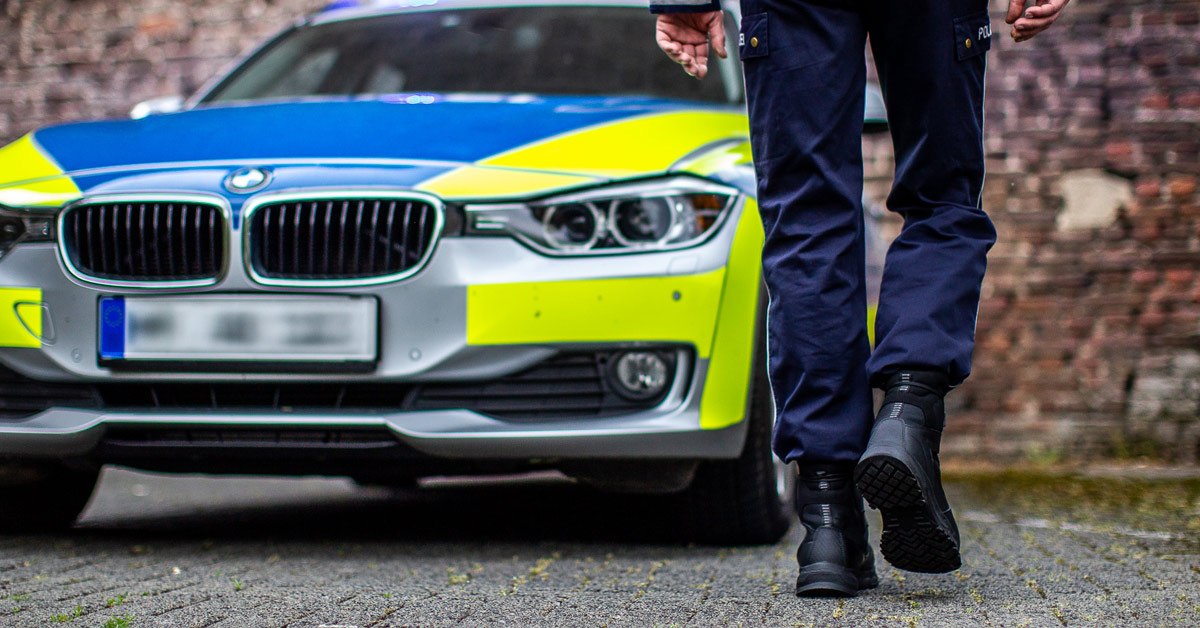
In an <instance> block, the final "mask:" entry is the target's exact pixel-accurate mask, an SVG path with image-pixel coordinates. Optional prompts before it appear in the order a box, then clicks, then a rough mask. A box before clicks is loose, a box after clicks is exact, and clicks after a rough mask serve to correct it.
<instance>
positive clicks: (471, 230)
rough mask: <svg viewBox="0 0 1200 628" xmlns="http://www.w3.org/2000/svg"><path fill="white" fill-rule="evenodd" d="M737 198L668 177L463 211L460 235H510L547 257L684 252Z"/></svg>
mask: <svg viewBox="0 0 1200 628" xmlns="http://www.w3.org/2000/svg"><path fill="white" fill-rule="evenodd" d="M737 194H738V193H737V191H736V190H733V189H731V188H727V187H725V186H721V185H717V184H715V183H710V182H708V181H701V180H698V179H693V178H690V177H675V178H672V179H660V180H654V181H646V182H641V183H636V184H622V185H613V186H607V187H603V188H597V189H594V190H588V191H586V192H581V193H577V194H570V195H566V196H561V197H557V198H550V199H546V200H543V201H533V202H529V203H512V204H494V205H488V204H478V205H468V206H467V207H466V214H467V233H468V234H475V235H483V234H492V235H509V236H513V237H516V238H518V239H520V240H522V241H523V242H526V243H527V244H529V245H531V246H533V247H534V248H536V249H539V250H541V251H543V252H547V253H551V254H567V255H570V254H606V253H624V252H630V251H646V250H667V249H675V248H684V247H687V246H692V245H695V244H698V243H699V242H701V241H702V240H703V239H704V238H706V237H707V236H708V235H710V234H711V233H712V232H713V230H714V228H715V227H716V226H717V225H718V224H720V223H721V222H722V221H723V219H724V218H725V215H726V214H727V213H728V212H729V209H730V208H731V207H732V206H733V203H734V200H735V199H736V198H737Z"/></svg>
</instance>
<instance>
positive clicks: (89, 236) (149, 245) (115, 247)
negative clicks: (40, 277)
mask: <svg viewBox="0 0 1200 628" xmlns="http://www.w3.org/2000/svg"><path fill="white" fill-rule="evenodd" d="M60 237H61V239H62V246H63V253H64V255H65V257H66V259H67V260H68V261H69V262H70V264H71V266H72V267H73V268H74V269H75V270H76V271H77V272H78V273H79V274H82V275H83V276H85V277H87V278H95V279H99V280H106V281H130V282H185V281H186V282H191V281H207V280H213V279H215V278H216V277H217V274H218V273H219V272H220V269H221V267H222V265H223V263H224V259H225V217H224V216H223V215H222V213H221V208H220V207H218V206H217V205H215V204H208V203H197V202H185V201H175V202H172V201H140V200H131V201H122V202H85V203H82V204H79V205H75V206H73V207H71V208H69V209H68V210H67V211H66V214H65V215H64V216H63V220H62V229H61V236H60Z"/></svg>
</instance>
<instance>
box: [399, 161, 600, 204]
mask: <svg viewBox="0 0 1200 628" xmlns="http://www.w3.org/2000/svg"><path fill="white" fill-rule="evenodd" d="M596 182H597V181H596V179H595V178H593V177H581V176H574V175H567V174H555V173H549V172H531V171H528V170H505V169H501V168H479V167H475V166H466V167H463V168H456V169H454V170H451V171H450V172H447V173H444V174H440V175H438V176H436V177H434V178H432V179H430V180H428V181H426V182H424V183H422V184H421V185H419V186H417V189H418V190H423V191H425V192H429V193H431V194H436V195H438V196H440V197H442V198H445V199H473V198H488V199H497V198H520V197H527V196H535V195H538V194H545V193H549V192H554V191H557V190H562V189H566V188H571V187H578V186H582V185H588V184H590V183H596Z"/></svg>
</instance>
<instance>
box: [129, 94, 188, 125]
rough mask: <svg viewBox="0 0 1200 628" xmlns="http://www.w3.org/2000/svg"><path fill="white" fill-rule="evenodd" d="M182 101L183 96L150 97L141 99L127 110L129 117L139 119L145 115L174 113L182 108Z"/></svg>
mask: <svg viewBox="0 0 1200 628" xmlns="http://www.w3.org/2000/svg"><path fill="white" fill-rule="evenodd" d="M184 102H185V99H184V98H183V96H160V97H158V98H151V99H150V100H143V101H142V102H140V103H138V104H136V105H134V106H133V109H130V110H129V117H130V118H133V119H134V120H141V119H142V118H145V117H146V116H153V115H158V114H163V113H175V112H176V111H182V110H183V103H184Z"/></svg>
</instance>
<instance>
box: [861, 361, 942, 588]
mask: <svg viewBox="0 0 1200 628" xmlns="http://www.w3.org/2000/svg"><path fill="white" fill-rule="evenodd" d="M884 390H886V394H885V396H884V398H883V407H882V408H880V409H879V415H878V416H877V417H876V418H875V427H874V428H873V429H872V430H871V440H870V441H869V442H868V443H867V451H866V452H865V453H864V454H863V456H862V458H861V459H859V461H858V466H857V467H855V469H854V481H855V483H856V484H857V485H858V488H859V489H860V490H861V491H862V494H863V497H866V499H867V503H869V504H871V507H872V508H876V509H878V510H879V512H880V514H882V515H883V537H882V539H881V540H880V543H879V548H880V549H881V550H882V551H883V557H884V558H886V559H887V561H888V562H889V563H891V564H892V565H894V566H896V567H897V568H898V569H906V570H908V571H920V572H925V573H945V572H947V571H954V570H955V569H958V568H959V566H960V565H961V564H962V559H961V558H960V556H959V554H958V548H959V537H958V526H957V525H956V524H955V523H954V515H953V514H951V512H950V504H948V503H947V502H946V494H945V492H943V491H942V472H941V466H940V465H939V464H938V449H939V446H940V445H941V439H942V428H943V427H944V426H945V424H946V409H945V406H944V405H943V402H942V398H943V397H944V396H945V395H946V392H947V390H949V386H948V378H947V377H946V376H945V375H944V374H942V373H935V372H927V371H901V372H899V373H896V374H895V375H893V376H892V377H890V378H889V379H888V381H887V385H886V387H885V389H884Z"/></svg>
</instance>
